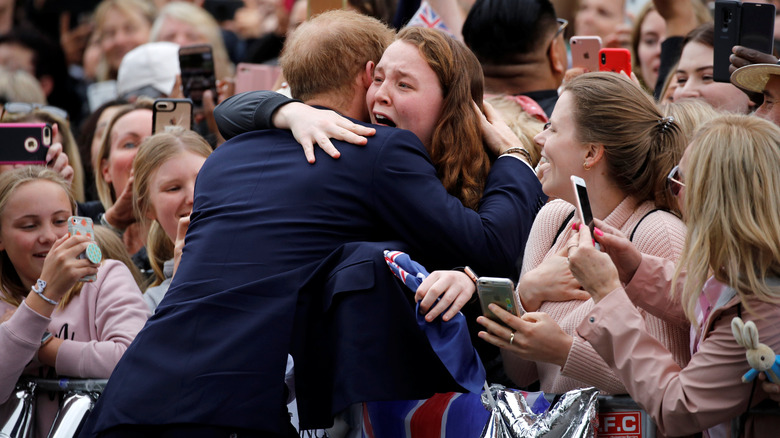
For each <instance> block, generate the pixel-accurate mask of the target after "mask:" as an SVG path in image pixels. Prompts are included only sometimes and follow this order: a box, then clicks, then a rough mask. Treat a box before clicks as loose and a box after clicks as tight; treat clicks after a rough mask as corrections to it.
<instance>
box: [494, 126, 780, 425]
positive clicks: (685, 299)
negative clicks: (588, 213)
mask: <svg viewBox="0 0 780 438" xmlns="http://www.w3.org/2000/svg"><path fill="white" fill-rule="evenodd" d="M778 168H780V128H778V127H777V126H775V125H773V124H772V123H770V122H767V121H766V120H762V119H760V118H757V117H749V116H738V115H728V116H723V117H720V118H717V119H715V120H713V121H711V122H710V123H708V124H707V125H705V126H704V127H703V128H702V129H701V130H700V131H699V132H698V133H697V134H696V137H695V138H694V140H693V142H692V143H691V144H690V146H688V148H687V149H686V151H685V155H684V156H683V158H682V159H681V160H680V163H679V166H678V167H677V168H675V170H674V171H673V172H671V174H670V175H669V187H670V189H671V191H673V192H674V193H677V197H678V198H679V200H680V205H681V207H682V213H683V217H684V218H685V221H686V224H687V226H688V233H687V236H686V243H685V248H684V251H683V253H682V256H681V259H680V263H679V265H678V266H677V267H676V268H675V266H674V264H673V263H671V262H670V261H668V260H663V259H659V258H657V257H653V256H650V255H647V254H641V253H640V252H639V251H638V250H637V248H636V247H635V246H634V245H632V244H631V242H629V241H628V240H627V239H626V238H625V236H624V235H622V234H621V233H619V232H618V231H617V230H615V229H614V228H612V227H609V226H607V225H605V224H604V223H597V226H598V227H599V228H600V229H601V230H603V232H602V231H600V232H598V233H596V236H595V239H596V241H597V242H599V243H600V244H601V245H602V248H603V250H604V251H605V252H599V251H596V250H595V248H593V245H592V243H591V242H592V241H591V236H590V233H589V232H588V231H587V230H586V227H582V228H580V231H579V235H577V236H574V238H572V240H571V242H570V244H571V245H573V246H574V247H573V249H572V251H570V254H569V260H570V266H571V270H572V272H573V273H574V275H575V277H576V278H577V280H578V281H579V282H580V283H581V284H582V285H583V287H584V288H585V290H587V291H588V293H590V295H591V296H592V297H593V299H594V301H595V302H596V305H595V307H594V308H593V309H591V310H590V311H589V312H588V313H587V314H586V315H585V319H584V321H583V323H582V324H580V325H579V327H578V328H577V331H578V333H579V335H580V336H582V337H583V338H584V339H585V340H587V342H588V343H590V344H591V345H592V346H593V347H594V348H595V350H596V351H597V352H598V353H599V354H600V355H601V357H603V358H604V359H605V360H606V362H607V363H608V364H609V366H610V368H611V369H612V370H613V371H614V372H615V373H616V374H617V376H618V377H619V378H620V380H621V381H622V382H623V383H624V384H625V386H626V388H627V390H628V393H629V394H630V395H631V397H632V398H633V399H634V400H635V401H636V402H637V403H638V404H639V405H640V406H641V407H642V408H643V409H644V410H646V411H647V412H648V413H649V414H650V415H651V417H652V418H653V420H655V422H656V425H657V426H658V429H659V431H660V432H662V433H664V434H667V435H673V436H679V435H688V434H693V433H698V432H702V431H703V432H704V433H705V436H709V437H714V436H728V432H729V428H730V423H731V420H732V419H735V418H737V417H741V416H743V414H744V417H742V418H741V420H746V421H743V422H742V424H743V425H744V435H739V436H746V437H768V436H776V435H777V431H778V428H780V417H778V416H776V415H763V416H762V415H760V414H748V412H747V411H748V409H749V408H751V407H753V406H755V405H756V404H758V403H759V402H761V401H762V400H764V399H766V398H767V397H768V394H767V392H766V389H771V388H773V385H770V384H764V385H758V384H757V383H743V382H742V381H741V376H743V375H744V374H745V373H746V372H747V371H748V370H750V369H751V367H750V365H749V364H748V362H747V359H746V352H745V347H743V346H742V345H740V344H738V343H737V341H736V339H735V337H734V333H733V331H732V319H733V318H734V317H740V318H741V319H742V320H744V321H745V322H746V323H747V321H752V322H753V323H754V324H755V326H756V327H757V329H758V335H759V336H760V338H759V340H760V342H762V343H764V344H766V345H768V346H769V347H770V348H772V349H773V350H774V351H775V352H777V351H780V217H779V216H778V215H777V212H778V211H780V190H778V187H780V173H778V171H777V169H778ZM670 292H671V293H670ZM637 306H638V307H637ZM640 312H648V313H652V314H655V315H659V316H660V317H662V318H664V319H666V320H668V321H678V323H679V324H684V323H690V324H691V337H692V343H691V346H690V348H691V353H692V356H691V360H690V362H689V363H688V364H687V365H686V366H680V365H679V364H678V363H676V362H675V361H674V360H673V358H672V356H671V354H670V352H669V351H668V349H666V348H665V347H664V346H663V345H660V344H659V343H658V342H656V341H655V340H654V339H652V338H650V337H649V336H648V333H647V327H646V325H645V322H644V321H643V320H642V317H641V314H640ZM614 315H621V317H620V318H615V317H614ZM499 336H500V334H499ZM769 359H770V360H774V358H769ZM758 380H760V379H757V380H755V381H754V382H757V381H758ZM732 432H735V431H732ZM736 432H739V431H736ZM734 436H736V435H734Z"/></svg>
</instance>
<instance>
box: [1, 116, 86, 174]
mask: <svg viewBox="0 0 780 438" xmlns="http://www.w3.org/2000/svg"><path fill="white" fill-rule="evenodd" d="M51 129H52V135H51V136H52V138H55V137H56V136H57V134H58V133H59V126H58V125H57V124H56V123H55V124H54V125H53V126H52V127H51ZM15 167H24V165H18V166H15ZM46 167H48V168H49V169H51V170H53V171H55V172H57V173H59V174H60V176H61V177H63V178H64V179H65V181H67V182H68V184H73V175H74V172H73V167H72V166H71V165H70V161H69V160H68V156H67V155H65V153H64V152H63V148H62V143H54V144H52V145H51V146H50V147H49V151H48V152H46Z"/></svg>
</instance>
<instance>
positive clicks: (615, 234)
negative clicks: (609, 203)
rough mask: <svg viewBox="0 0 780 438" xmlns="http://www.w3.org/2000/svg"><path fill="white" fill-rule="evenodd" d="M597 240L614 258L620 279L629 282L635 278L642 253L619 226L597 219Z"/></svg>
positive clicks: (595, 222)
mask: <svg viewBox="0 0 780 438" xmlns="http://www.w3.org/2000/svg"><path fill="white" fill-rule="evenodd" d="M593 223H594V224H595V225H596V229H598V231H597V232H596V236H595V238H596V241H597V242H599V245H601V249H602V251H604V252H605V253H607V255H609V257H610V258H611V259H612V263H614V264H615V267H616V268H617V270H618V275H619V276H620V281H621V282H622V283H624V284H627V283H629V282H630V281H631V279H632V278H634V274H635V273H636V270H637V269H638V268H639V264H640V263H642V253H640V252H639V250H638V249H637V248H636V246H634V244H633V243H631V241H630V240H628V238H627V237H626V236H625V235H624V234H623V233H622V232H621V231H620V230H618V229H617V228H614V227H612V226H609V225H607V224H606V223H604V221H602V220H601V219H595V220H594V221H593Z"/></svg>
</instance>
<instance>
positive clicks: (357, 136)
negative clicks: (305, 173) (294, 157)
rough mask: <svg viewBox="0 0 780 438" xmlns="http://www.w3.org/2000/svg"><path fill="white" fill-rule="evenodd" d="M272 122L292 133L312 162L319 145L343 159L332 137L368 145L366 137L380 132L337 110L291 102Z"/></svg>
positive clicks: (276, 113)
mask: <svg viewBox="0 0 780 438" xmlns="http://www.w3.org/2000/svg"><path fill="white" fill-rule="evenodd" d="M272 122H273V125H274V127H276V128H279V129H289V130H291V131H292V133H293V137H295V140H296V141H298V143H300V144H301V146H302V147H303V153H304V154H305V155H306V161H308V162H309V163H314V162H315V158H314V144H315V143H316V144H317V145H318V146H319V147H320V149H322V150H323V151H325V153H326V154H328V155H330V156H331V157H333V158H339V157H340V156H341V153H340V152H339V151H338V149H336V148H335V146H333V143H331V142H330V139H331V138H332V139H335V140H340V141H345V142H347V143H352V144H354V145H359V146H362V145H365V144H366V143H367V142H368V140H367V139H366V137H370V136H372V135H374V134H375V133H376V129H374V128H369V127H367V126H363V125H359V124H357V123H354V122H353V121H351V120H349V119H347V118H346V117H343V116H341V115H339V114H338V113H337V112H335V111H331V110H320V109H317V108H312V107H310V106H308V105H305V104H302V103H299V102H292V103H288V104H287V105H284V106H282V107H281V108H279V109H278V110H276V112H275V113H274V115H273V120H272Z"/></svg>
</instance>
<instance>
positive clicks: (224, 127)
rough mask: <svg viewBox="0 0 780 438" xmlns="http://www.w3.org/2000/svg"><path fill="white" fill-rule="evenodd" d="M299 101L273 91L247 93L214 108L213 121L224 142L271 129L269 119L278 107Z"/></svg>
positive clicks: (231, 98) (232, 97) (233, 97)
mask: <svg viewBox="0 0 780 438" xmlns="http://www.w3.org/2000/svg"><path fill="white" fill-rule="evenodd" d="M290 102H300V100H296V99H290V98H289V97H287V96H284V95H282V94H279V93H276V92H274V91H247V92H246V93H241V94H236V95H235V96H231V97H230V98H228V99H226V100H225V101H224V102H222V103H220V104H219V105H217V107H216V108H214V119H215V120H216V121H217V128H219V133H220V134H222V137H223V138H224V139H225V140H229V139H231V138H233V137H235V136H237V135H239V134H243V133H245V132H249V131H256V130H263V129H272V128H273V127H274V126H273V123H271V117H273V115H274V112H276V110H277V109H279V107H281V106H282V105H286V104H288V103H290Z"/></svg>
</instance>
